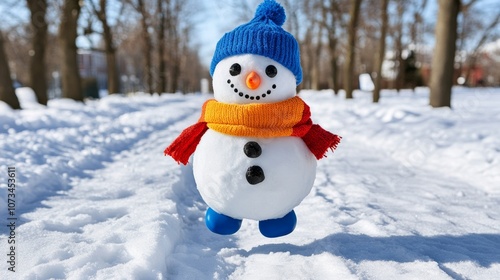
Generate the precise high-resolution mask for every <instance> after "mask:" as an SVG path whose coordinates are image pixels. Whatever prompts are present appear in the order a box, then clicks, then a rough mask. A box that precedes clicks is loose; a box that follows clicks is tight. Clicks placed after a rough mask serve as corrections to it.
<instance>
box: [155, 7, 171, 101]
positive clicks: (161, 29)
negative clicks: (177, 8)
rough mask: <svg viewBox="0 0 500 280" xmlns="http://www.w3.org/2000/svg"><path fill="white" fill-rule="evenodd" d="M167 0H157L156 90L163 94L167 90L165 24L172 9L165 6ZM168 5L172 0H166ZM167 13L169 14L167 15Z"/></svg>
mask: <svg viewBox="0 0 500 280" xmlns="http://www.w3.org/2000/svg"><path fill="white" fill-rule="evenodd" d="M164 2H165V0H157V3H156V4H157V8H156V12H157V14H158V16H159V19H158V32H157V36H158V37H157V41H158V83H157V84H156V92H157V93H158V94H161V93H163V92H165V91H166V90H167V73H166V72H167V70H166V63H165V28H168V27H166V26H165V25H166V24H167V18H169V19H170V17H171V15H170V9H168V8H167V9H166V11H165V8H164V4H163V3H164ZM166 2H167V3H166V5H167V7H169V6H170V0H166ZM165 13H167V15H166V16H165Z"/></svg>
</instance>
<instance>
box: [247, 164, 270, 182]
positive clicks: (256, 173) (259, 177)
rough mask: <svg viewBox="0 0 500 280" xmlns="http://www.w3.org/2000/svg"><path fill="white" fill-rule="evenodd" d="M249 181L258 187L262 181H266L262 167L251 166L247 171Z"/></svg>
mask: <svg viewBox="0 0 500 280" xmlns="http://www.w3.org/2000/svg"><path fill="white" fill-rule="evenodd" d="M246 177H247V181H248V183H250V184H251V185H256V184H258V183H260V182H262V181H264V179H265V176H264V170H262V168H261V167H260V166H257V165H254V166H250V167H249V168H248V169H247V175H246Z"/></svg>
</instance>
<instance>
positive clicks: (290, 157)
mask: <svg viewBox="0 0 500 280" xmlns="http://www.w3.org/2000/svg"><path fill="white" fill-rule="evenodd" d="M249 141H255V142H257V143H258V144H259V145H260V147H261V148H262V154H261V155H260V156H258V157H256V158H250V157H248V156H247V155H245V153H244V146H245V144H247V143H248V142H249ZM250 166H260V167H261V168H262V170H263V171H264V175H265V179H264V181H262V182H260V183H258V184H253V185H252V184H250V183H249V182H248V181H247V179H246V172H247V169H248V168H249V167H250ZM193 170H194V177H195V180H196V184H197V187H198V190H199V192H200V194H201V196H202V198H203V200H204V201H205V202H206V203H207V205H208V206H209V207H211V208H212V209H214V210H215V211H216V212H218V213H221V214H224V215H227V216H230V217H232V218H235V219H244V218H245V219H252V220H258V221H260V220H268V219H276V218H281V217H283V216H284V215H286V214H287V213H288V212H290V211H291V210H293V208H294V207H296V206H297V205H299V203H300V202H301V201H302V200H303V199H304V198H305V197H306V196H307V195H308V194H309V192H310V191H311V188H312V186H313V184H314V179H315V176H316V158H315V157H314V155H313V154H312V153H311V152H310V151H309V149H308V148H307V146H306V145H305V144H304V142H303V141H302V139H300V138H298V137H277V138H251V137H236V136H230V135H226V134H222V133H219V132H216V131H213V130H211V129H209V130H208V131H207V132H206V133H205V134H204V135H203V137H202V139H201V141H200V143H199V144H198V146H197V148H196V152H195V154H194V160H193Z"/></svg>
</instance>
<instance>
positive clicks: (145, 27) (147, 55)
mask: <svg viewBox="0 0 500 280" xmlns="http://www.w3.org/2000/svg"><path fill="white" fill-rule="evenodd" d="M137 8H138V10H139V13H140V14H141V26H142V36H143V37H142V39H143V43H144V48H143V50H142V51H143V55H144V75H145V78H146V91H147V92H148V93H150V94H153V74H152V73H151V71H152V66H153V65H152V62H151V51H152V50H153V43H152V42H151V35H150V34H149V24H148V12H147V11H146V7H145V4H144V1H143V0H138V1H137Z"/></svg>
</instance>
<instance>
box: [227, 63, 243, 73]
mask: <svg viewBox="0 0 500 280" xmlns="http://www.w3.org/2000/svg"><path fill="white" fill-rule="evenodd" d="M240 73H241V66H240V65H239V64H238V63H235V64H233V65H231V68H229V74H231V76H238V75H239V74H240Z"/></svg>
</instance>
